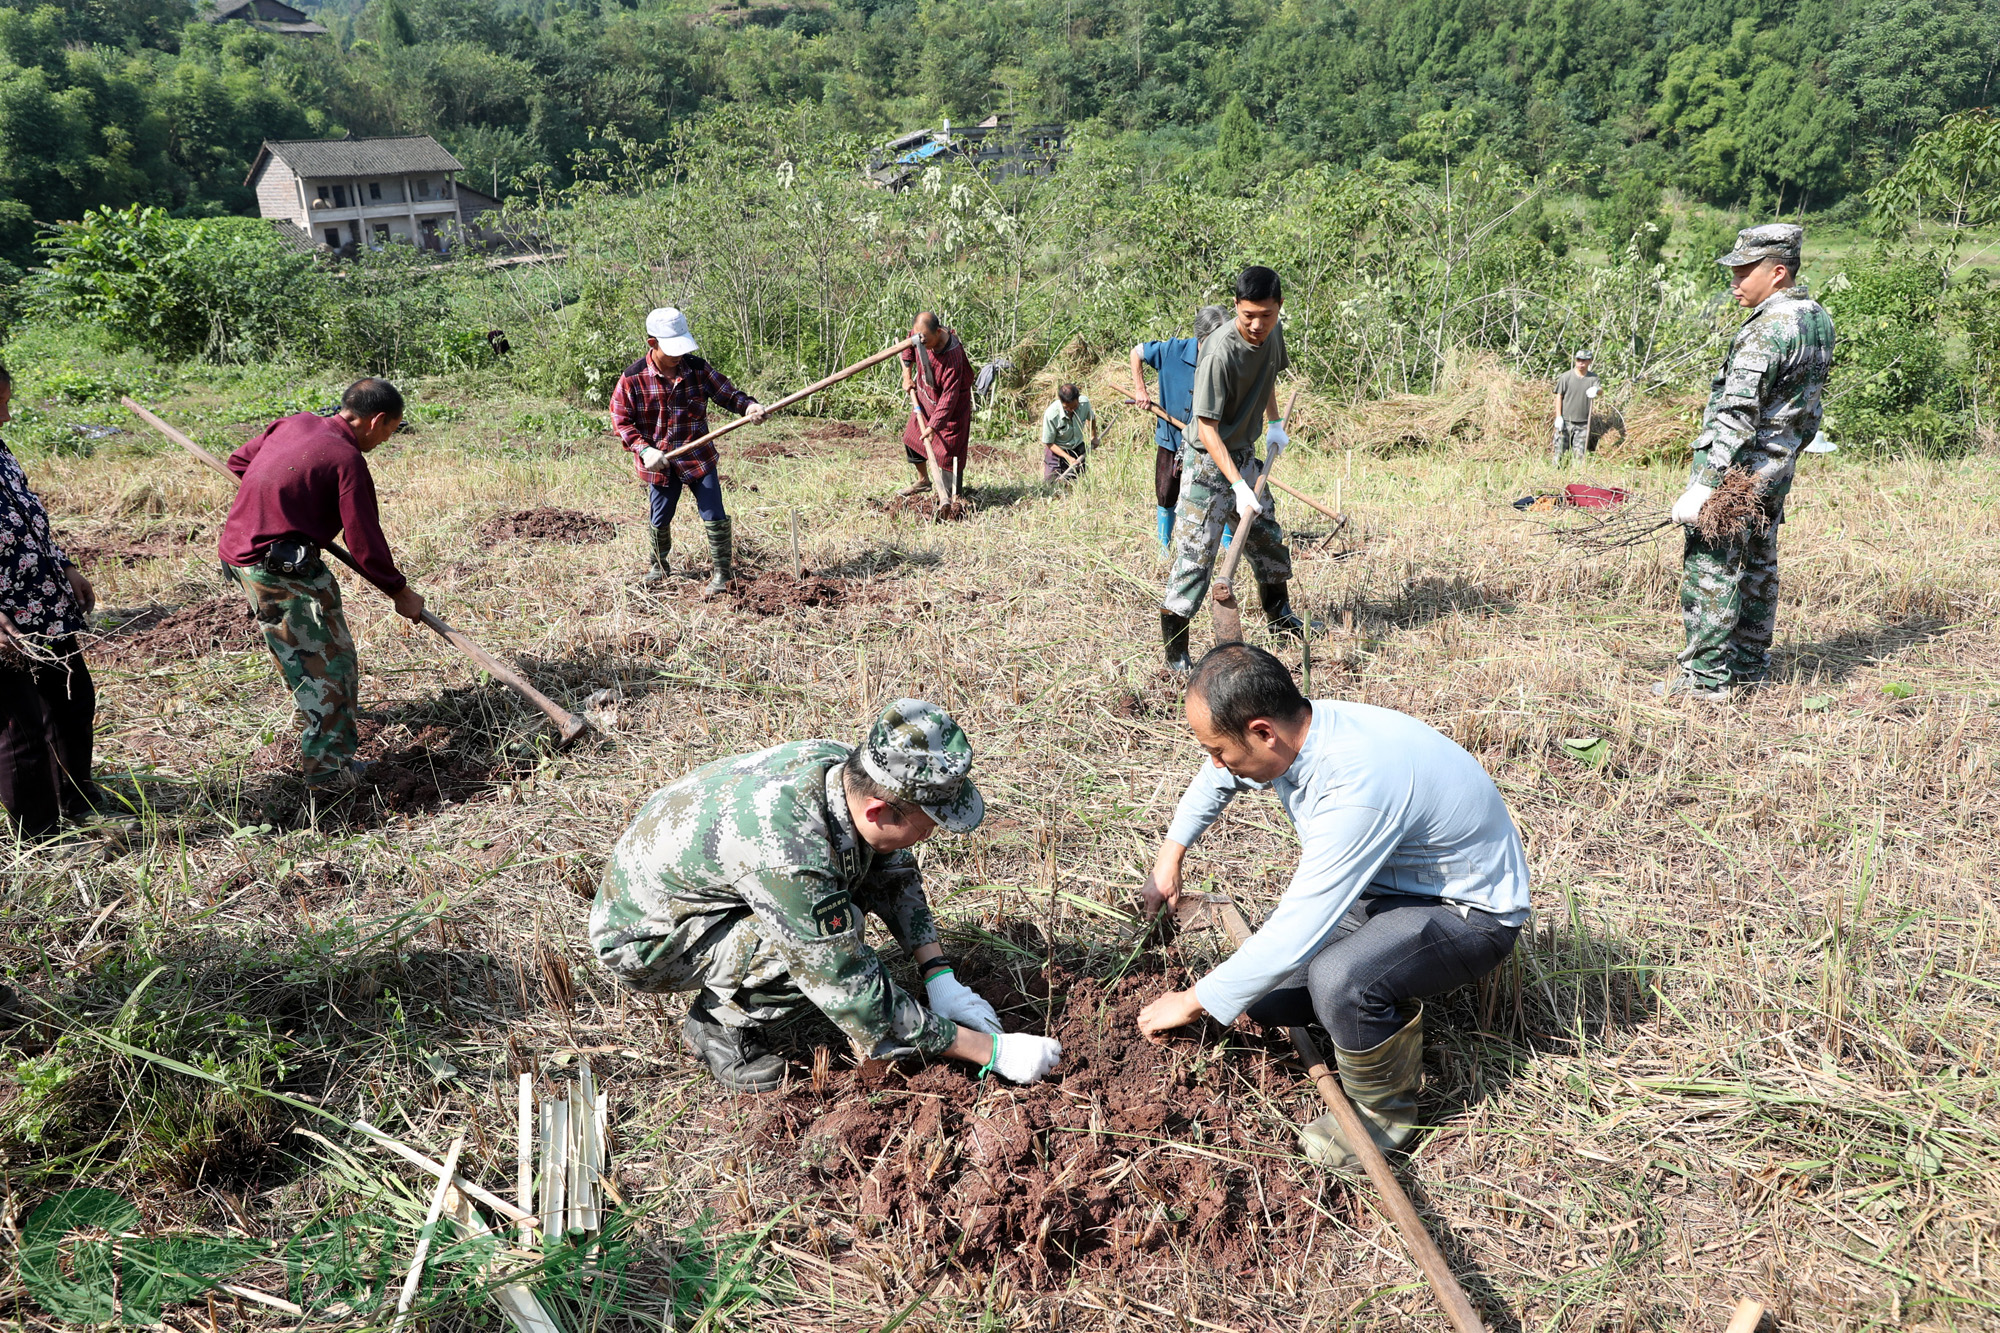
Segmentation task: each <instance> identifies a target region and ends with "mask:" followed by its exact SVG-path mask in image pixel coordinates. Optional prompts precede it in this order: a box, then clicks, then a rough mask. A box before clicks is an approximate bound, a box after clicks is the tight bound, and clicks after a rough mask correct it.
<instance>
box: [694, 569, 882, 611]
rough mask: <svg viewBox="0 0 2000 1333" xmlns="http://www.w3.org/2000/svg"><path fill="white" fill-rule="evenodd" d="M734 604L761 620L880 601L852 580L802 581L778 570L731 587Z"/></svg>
mask: <svg viewBox="0 0 2000 1333" xmlns="http://www.w3.org/2000/svg"><path fill="white" fill-rule="evenodd" d="M729 596H730V600H731V601H733V602H734V603H735V604H736V607H737V609H738V610H741V611H748V612H750V613H751V614H752V615H758V616H778V615H783V614H785V613H786V612H788V611H803V610H808V609H815V610H817V609H825V608H829V607H835V606H846V605H847V604H848V603H849V602H870V601H875V600H877V598H876V595H875V590H873V589H867V590H864V589H863V588H862V586H861V585H860V584H858V583H857V582H855V581H854V580H852V579H839V578H828V577H825V576H824V575H819V574H807V575H806V576H805V577H804V578H798V577H796V576H794V575H792V574H788V573H781V572H779V571H776V570H762V571H759V572H757V573H754V574H750V575H747V576H745V577H742V578H738V579H736V580H734V581H733V582H731V583H730V585H729Z"/></svg>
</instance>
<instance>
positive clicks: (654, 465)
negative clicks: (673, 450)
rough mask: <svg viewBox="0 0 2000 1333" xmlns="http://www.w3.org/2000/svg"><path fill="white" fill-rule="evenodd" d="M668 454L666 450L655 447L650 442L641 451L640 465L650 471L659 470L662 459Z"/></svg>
mask: <svg viewBox="0 0 2000 1333" xmlns="http://www.w3.org/2000/svg"><path fill="white" fill-rule="evenodd" d="M666 456H667V455H666V453H665V451H664V450H660V449H655V448H654V447H653V446H652V445H650V444H649V445H647V446H646V447H645V448H644V449H641V450H640V451H639V466H640V467H642V468H645V469H646V471H648V472H654V471H657V470H658V469H659V466H660V460H661V459H663V458H665V457H666Z"/></svg>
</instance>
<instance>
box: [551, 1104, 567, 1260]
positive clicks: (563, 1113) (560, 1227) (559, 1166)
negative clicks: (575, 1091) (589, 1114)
mask: <svg viewBox="0 0 2000 1333" xmlns="http://www.w3.org/2000/svg"><path fill="white" fill-rule="evenodd" d="M549 1106H550V1108H551V1109H552V1110H553V1111H554V1113H555V1119H554V1120H553V1121H552V1122H551V1123H550V1125H549V1142H550V1143H552V1144H554V1145H555V1150H556V1160H555V1169H554V1170H553V1171H552V1172H551V1173H550V1179H551V1180H553V1181H554V1188H555V1193H554V1198H555V1206H554V1207H553V1208H551V1209H550V1210H549V1211H550V1213H551V1214H553V1216H554V1217H555V1225H554V1230H553V1232H552V1234H553V1235H556V1236H561V1235H562V1234H563V1233H564V1232H566V1231H568V1230H569V1171H570V1166H569V1162H570V1152H569V1098H568V1097H567V1096H564V1097H562V1098H560V1099H558V1100H556V1101H553V1102H550V1103H549Z"/></svg>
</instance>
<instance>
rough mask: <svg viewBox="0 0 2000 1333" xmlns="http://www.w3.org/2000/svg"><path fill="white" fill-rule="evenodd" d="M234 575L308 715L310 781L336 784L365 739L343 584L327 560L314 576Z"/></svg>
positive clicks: (259, 569)
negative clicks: (359, 728)
mask: <svg viewBox="0 0 2000 1333" xmlns="http://www.w3.org/2000/svg"><path fill="white" fill-rule="evenodd" d="M230 572H231V573H232V574H234V575H235V577H236V581H237V582H238V583H241V584H242V585H243V591H244V592H245V593H246V594H248V596H249V598H250V612H251V614H252V615H254V616H256V617H257V624H258V627H259V628H260V629H262V630H263V631H264V645H265V646H266V647H267V648H269V649H270V650H271V656H272V657H274V658H276V659H277V661H278V671H279V673H280V674H281V675H283V676H284V678H285V688H287V689H289V690H290V691H291V692H292V702H293V703H295V704H297V705H298V708H299V712H300V713H301V714H302V715H304V717H305V730H304V731H303V732H301V733H300V735H299V756H300V758H301V760H302V761H303V762H302V764H301V768H302V769H303V771H304V773H305V779H306V781H307V782H311V783H319V782H329V781H332V780H333V779H334V778H335V777H337V776H338V775H339V773H340V769H341V765H343V764H345V763H346V762H347V761H348V760H350V759H352V758H353V757H354V751H355V749H356V748H357V747H358V746H359V745H360V744H361V738H360V736H359V735H358V734H357V733H356V731H355V728H354V708H355V705H356V703H357V702H358V700H359V697H360V684H361V663H360V662H359V660H357V659H356V657H355V655H354V639H353V636H351V635H350V634H348V632H347V616H346V614H345V613H344V612H343V611H342V610H341V609H340V585H339V584H338V583H335V582H334V580H333V571H332V570H330V569H327V568H326V567H325V566H324V565H322V566H321V567H320V569H319V572H318V573H315V574H311V575H295V574H276V573H273V572H271V571H270V570H268V569H265V568H264V567H263V566H262V565H245V566H240V567H234V568H232V569H231V570H230Z"/></svg>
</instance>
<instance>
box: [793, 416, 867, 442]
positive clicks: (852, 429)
mask: <svg viewBox="0 0 2000 1333" xmlns="http://www.w3.org/2000/svg"><path fill="white" fill-rule="evenodd" d="M805 436H806V438H807V439H808V440H812V441H814V442H816V443H830V442H832V441H835V440H867V439H880V438H881V436H882V432H881V431H878V430H875V429H874V428H873V427H869V426H864V425H862V424H860V423H859V422H856V421H822V422H817V423H815V424H813V425H810V426H807V427H806V429H805Z"/></svg>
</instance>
